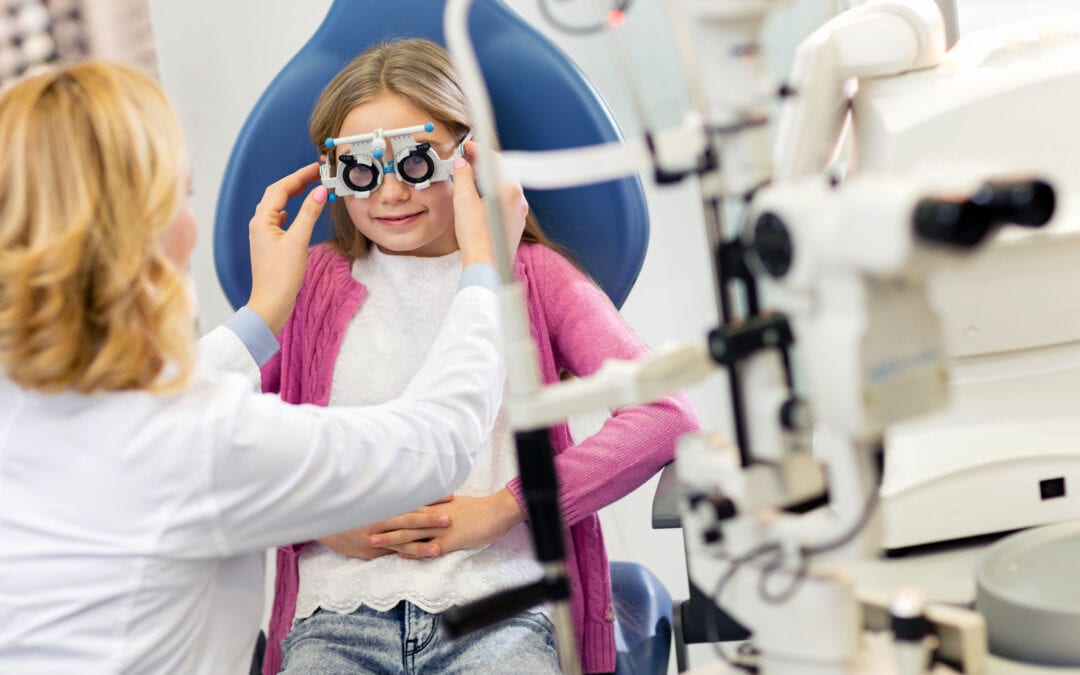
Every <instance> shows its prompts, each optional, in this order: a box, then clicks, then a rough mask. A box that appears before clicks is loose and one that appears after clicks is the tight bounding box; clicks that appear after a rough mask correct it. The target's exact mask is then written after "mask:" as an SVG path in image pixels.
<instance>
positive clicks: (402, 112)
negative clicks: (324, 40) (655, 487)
mask: <svg viewBox="0 0 1080 675" xmlns="http://www.w3.org/2000/svg"><path fill="white" fill-rule="evenodd" d="M427 122H433V123H434V130H433V131H428V132H419V133H416V134H415V138H414V140H415V141H416V142H417V143H428V144H430V146H431V147H432V148H434V149H436V150H437V152H438V153H439V154H440V157H442V158H445V157H448V156H450V154H451V153H452V151H453V150H454V148H455V147H456V146H457V145H458V144H459V143H460V142H461V141H462V140H463V139H464V138H465V137H466V136H467V134H468V132H469V129H470V125H471V119H470V113H469V108H468V105H467V102H466V100H465V99H464V96H463V94H462V91H461V88H460V86H459V84H458V80H457V78H456V76H455V74H454V73H453V71H452V69H451V66H450V62H449V60H448V58H447V55H446V53H445V52H444V51H443V49H442V48H441V47H439V46H438V45H435V44H433V43H431V42H428V41H425V40H417V39H410V40H401V41H397V42H391V43H388V44H383V45H379V46H376V47H373V48H372V49H369V50H368V51H366V52H364V53H363V54H361V55H360V56H358V57H357V58H356V59H354V60H353V61H352V62H351V63H349V64H348V65H347V66H346V67H345V68H344V70H342V71H341V72H340V73H339V74H338V75H337V76H336V77H334V79H333V80H332V81H331V82H330V83H329V84H328V85H327V87H326V89H325V90H324V91H323V93H322V95H321V97H320V98H319V100H318V102H317V103H316V105H315V109H314V111H313V114H312V119H311V124H310V135H311V138H312V140H313V141H314V142H315V143H316V144H317V145H318V146H319V147H320V148H322V147H323V143H324V139H326V138H328V137H333V138H338V137H344V136H353V135H356V134H369V133H372V132H374V131H375V130H391V129H400V128H402V127H415V126H416V125H424V124H425V123H427ZM411 147H412V146H411V145H410V146H407V147H405V148H403V153H402V154H405V153H407V152H411ZM467 147H471V144H468V145H467ZM367 150H368V149H366V148H364V147H360V148H359V149H353V148H351V147H334V148H331V149H329V150H328V152H329V153H330V156H329V157H328V158H327V159H328V162H329V164H330V166H335V165H336V159H337V155H335V154H334V153H340V154H349V158H347V161H349V162H352V161H354V158H353V155H352V154H351V153H354V152H367ZM393 150H394V148H393V139H392V138H391V139H389V140H388V141H387V147H386V150H385V157H384V159H383V161H384V162H386V161H388V160H391V159H392V160H394V161H395V162H396V167H397V170H399V171H400V170H402V164H403V162H404V161H405V157H396V156H394V154H393ZM410 156H411V155H410ZM346 167H348V165H347V164H346ZM369 179H370V174H366V173H365V174H363V175H361V176H360V177H358V178H356V177H354V179H353V180H351V181H349V182H351V183H352V185H353V186H364V185H367V184H368V181H369ZM451 189H452V187H451V183H450V182H432V183H431V184H430V185H428V186H426V187H424V188H423V189H417V188H414V187H412V186H411V185H408V184H407V183H406V182H404V181H402V180H398V179H397V178H395V177H394V176H393V175H390V174H388V175H386V176H384V177H383V179H382V181H381V184H380V185H378V186H377V187H374V188H373V189H372V190H370V192H369V194H368V196H367V197H359V196H346V197H344V198H342V199H339V200H338V201H337V202H335V203H334V204H333V205H332V206H331V216H332V220H333V223H334V237H333V241H332V242H331V243H329V244H324V245H320V246H317V247H315V248H313V249H312V251H311V264H310V265H309V267H308V273H307V276H306V277H305V279H304V283H303V286H302V288H301V291H300V294H299V297H298V299H297V300H298V302H297V304H296V309H295V310H294V313H293V316H292V318H291V319H290V320H289V322H288V324H287V325H286V327H285V330H284V332H283V333H282V335H281V345H282V348H281V352H280V353H279V354H278V355H277V356H276V357H275V358H274V359H272V360H271V361H270V362H269V363H268V364H267V366H266V367H265V368H264V369H263V387H264V390H266V391H274V392H280V393H281V395H282V397H283V398H284V399H285V400H287V401H290V402H294V403H315V404H318V405H330V406H334V405H342V404H350V403H361V402H365V403H373V402H377V401H382V400H387V399H390V398H393V397H395V396H397V395H398V394H399V392H400V390H401V387H402V386H404V383H405V382H407V381H408V378H409V377H410V376H411V374H412V372H413V371H414V369H415V368H416V366H417V364H418V363H419V361H420V359H421V358H422V357H423V355H424V353H425V352H427V350H428V349H429V345H430V341H431V336H432V328H431V326H432V325H434V324H435V323H437V322H438V320H439V319H440V318H441V316H442V315H443V314H444V313H445V312H446V306H447V301H448V299H449V297H450V293H451V292H452V289H453V288H454V286H455V284H456V283H457V281H456V280H457V276H458V271H457V268H458V266H459V264H458V257H459V256H460V255H461V254H460V252H459V251H458V243H459V242H458V241H457V240H456V239H455V234H454V224H455V220H454V218H455V215H454V213H453V211H452V209H451V208H450V193H451V192H450V191H451ZM524 241H525V242H528V243H526V244H523V245H522V246H521V248H520V249H519V251H518V254H517V258H516V264H515V272H516V275H517V278H518V280H519V281H521V283H523V284H524V286H525V288H526V290H527V296H528V305H529V312H530V319H531V322H532V330H533V336H534V338H535V339H536V341H537V343H538V345H539V348H540V354H541V358H542V362H543V363H542V364H543V373H544V377H545V379H546V381H547V382H549V383H550V382H554V381H556V380H558V379H559V377H560V374H561V373H564V372H565V373H569V374H571V375H588V374H591V373H593V372H594V371H596V370H597V369H598V368H599V367H600V366H601V364H602V363H603V362H604V361H606V360H608V359H635V358H639V357H642V356H644V355H645V354H646V348H645V346H644V345H643V344H642V342H641V341H640V340H639V339H638V338H637V337H636V336H635V335H634V334H633V333H632V332H631V331H630V329H629V328H628V327H627V326H626V325H625V323H624V322H623V321H622V319H621V318H620V317H619V314H618V312H617V311H616V309H615V308H614V307H613V306H612V304H611V303H610V302H609V301H608V299H607V298H606V296H604V294H603V293H602V291H600V290H599V289H598V288H597V287H596V286H595V285H594V284H593V283H592V282H591V281H590V280H588V279H587V278H586V277H585V276H584V275H582V274H581V272H579V271H578V270H577V269H576V268H575V267H574V266H573V265H571V264H570V263H569V262H567V260H566V259H565V258H564V257H563V256H561V255H560V254H559V253H558V252H556V250H555V249H554V247H553V246H552V245H551V243H550V242H549V241H548V240H547V239H546V238H545V237H544V235H543V234H542V233H541V232H540V230H539V228H538V227H537V226H536V223H535V222H531V221H530V222H529V223H528V224H527V225H526V230H525V235H524ZM373 373H374V374H376V375H377V376H376V377H374V378H373V377H372V374H373ZM695 428H696V419H695V416H694V413H693V411H692V409H691V406H690V404H689V402H688V401H687V399H686V397H685V396H683V395H682V394H673V395H670V396H666V397H664V398H662V399H660V400H659V401H657V402H656V403H653V404H650V405H640V406H629V407H626V408H622V409H620V410H617V411H615V413H614V414H613V416H612V417H611V419H610V420H608V421H607V423H606V424H605V425H604V427H603V429H602V430H601V431H600V432H599V433H597V434H596V435H595V436H593V437H591V438H588V439H586V440H584V441H582V442H581V443H580V444H576V445H575V444H574V443H573V441H572V440H571V438H570V435H569V432H568V430H567V428H566V426H565V425H561V426H560V427H559V428H557V429H556V430H555V432H554V434H553V439H552V440H553V443H554V446H555V448H556V452H557V457H556V464H557V467H558V470H559V477H560V481H561V492H562V506H563V515H564V518H565V522H566V524H567V525H568V526H569V538H568V545H569V546H568V549H569V551H570V553H569V556H570V557H569V561H568V566H569V571H570V576H571V579H572V593H573V597H572V610H573V616H574V619H575V623H576V629H577V636H576V637H577V639H578V642H579V646H580V648H581V654H582V659H583V665H584V668H585V670H586V671H588V672H610V671H613V670H614V667H615V642H614V633H613V625H612V622H613V620H614V612H613V609H612V606H611V588H610V583H609V579H608V562H607V558H606V555H605V552H604V546H603V540H602V537H601V533H600V527H599V520H598V518H597V515H596V511H597V510H598V509H600V508H601V507H603V506H605V505H607V504H610V503H612V502H613V501H615V500H617V499H619V498H620V497H622V496H624V495H626V494H627V493H629V492H631V491H632V490H633V489H635V488H636V487H638V486H639V485H641V484H642V483H643V482H644V481H645V480H647V479H648V478H649V477H651V476H652V475H653V474H654V473H655V472H656V471H657V470H659V469H660V468H661V467H662V466H663V465H664V464H666V463H667V462H669V461H670V460H671V459H672V457H673V455H674V448H675V441H676V439H677V438H678V437H679V436H680V435H682V434H684V433H687V432H689V431H691V430H693V429H695ZM515 474H516V462H515V457H514V454H513V443H512V437H511V433H510V431H509V429H508V427H507V425H506V423H505V419H504V418H503V417H502V416H500V418H499V420H498V421H497V422H496V425H495V429H494V431H493V434H492V438H491V440H490V442H489V443H488V444H487V445H486V446H485V448H484V449H483V450H482V451H481V457H480V459H479V460H478V464H477V467H476V469H475V470H474V471H473V473H472V474H471V475H470V476H469V479H468V480H467V481H466V483H465V485H464V486H463V488H462V489H461V490H459V491H457V492H456V493H455V494H454V495H453V496H452V497H451V498H448V499H445V500H443V501H441V502H440V503H437V504H432V505H430V506H428V507H425V508H423V509H420V510H417V511H414V512H411V513H404V514H402V515H401V516H399V517H395V518H391V519H389V520H387V521H385V522H383V523H379V524H377V525H375V526H371V527H366V528H361V529H359V530H355V531H353V532H349V533H343V534H341V535H340V536H334V537H328V538H325V539H322V540H320V541H319V542H317V543H309V544H306V545H304V544H301V545H297V546H293V547H287V548H283V549H280V550H279V552H278V578H277V594H276V598H275V602H274V612H273V616H272V619H271V627H270V638H269V640H268V651H267V658H266V660H265V661H264V664H263V665H264V673H267V674H270V673H276V672H278V669H279V668H281V667H282V665H283V667H284V670H285V672H288V673H303V672H357V671H362V672H414V671H432V672H442V671H444V670H452V671H454V672H473V671H477V672H479V671H481V669H483V670H486V671H489V672H490V671H492V670H495V671H499V672H514V673H524V672H528V673H541V672H557V671H558V664H557V659H556V655H555V650H554V648H553V646H552V635H551V626H550V623H549V622H548V620H547V617H546V616H545V615H544V614H543V612H542V611H537V612H532V613H526V614H525V615H522V616H520V617H518V618H516V619H514V620H511V621H508V622H506V623H504V624H502V625H500V626H497V627H495V628H493V629H492V630H488V631H481V632H480V633H477V634H474V635H471V636H469V637H466V638H463V639H461V640H458V641H454V642H451V641H449V640H447V639H446V638H445V637H442V636H441V635H439V634H438V633H437V630H436V628H437V626H438V614H439V613H440V612H442V611H444V610H446V609H447V608H449V607H451V606H454V605H459V604H463V603H467V602H470V601H472V600H476V599H478V598H481V597H483V596H486V595H488V594H489V593H491V592H493V591H496V590H499V589H503V588H506V587H509V586H514V585H517V584H519V583H523V582H526V581H533V580H535V579H536V578H538V577H539V576H540V569H539V566H538V564H537V563H536V562H535V561H534V559H533V556H532V548H531V543H530V537H529V533H528V529H527V528H528V525H527V523H526V522H525V519H526V517H525V513H524V510H523V504H524V502H523V499H522V495H521V489H520V481H519V479H518V478H517V477H516V475H515ZM390 553H396V554H397V555H388V554H390ZM290 626H291V627H292V632H291V634H289V637H288V639H287V640H285V642H284V664H282V655H281V651H280V650H282V640H283V639H284V638H285V637H286V634H287V633H289V629H290Z"/></svg>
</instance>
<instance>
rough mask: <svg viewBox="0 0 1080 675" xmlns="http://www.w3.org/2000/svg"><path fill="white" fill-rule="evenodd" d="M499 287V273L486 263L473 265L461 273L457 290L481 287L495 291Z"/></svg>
mask: <svg viewBox="0 0 1080 675" xmlns="http://www.w3.org/2000/svg"><path fill="white" fill-rule="evenodd" d="M500 285H501V280H500V279H499V273H498V272H496V271H495V268H494V267H492V266H491V265H488V264H487V263H473V264H471V265H469V266H468V267H466V268H465V269H464V270H463V271H462V272H461V281H460V282H459V283H458V290H459V291H460V290H461V289H463V288H465V287H466V286H483V287H484V288H486V289H488V290H491V291H497V290H499V286H500Z"/></svg>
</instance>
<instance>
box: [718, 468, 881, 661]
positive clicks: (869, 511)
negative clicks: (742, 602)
mask: <svg viewBox="0 0 1080 675" xmlns="http://www.w3.org/2000/svg"><path fill="white" fill-rule="evenodd" d="M878 498H879V490H878V488H877V486H876V485H875V486H874V487H872V488H871V490H870V494H869V495H868V497H867V499H866V501H865V502H864V504H863V509H862V511H861V512H860V513H859V517H858V518H856V519H855V522H854V523H852V525H851V527H849V528H848V529H847V530H846V531H845V532H843V533H841V534H840V535H839V536H837V537H836V538H835V539H832V540H831V541H826V542H823V543H821V544H816V545H813V546H805V545H803V546H800V547H799V549H798V551H797V553H796V555H798V558H799V566H798V568H797V569H796V570H795V573H794V575H793V576H792V579H791V583H790V584H789V585H788V586H787V587H786V588H784V589H783V590H781V591H780V592H778V593H773V592H771V591H769V589H768V582H769V579H770V578H772V577H773V575H775V574H776V573H777V572H779V571H780V570H782V569H784V565H783V562H784V547H783V545H782V544H781V543H780V542H779V541H767V542H764V543H762V544H759V545H758V546H756V547H754V548H752V549H750V550H749V551H748V552H746V553H744V554H743V555H741V556H739V557H737V558H733V559H732V560H731V564H730V566H729V567H728V568H727V570H725V571H724V574H723V575H722V576H721V577H720V579H719V580H718V581H717V583H716V587H715V588H714V590H713V593H712V602H713V604H714V605H716V606H717V607H719V606H720V596H721V595H722V594H723V591H724V588H725V587H726V586H727V585H728V583H729V582H730V581H731V580H732V579H733V578H734V577H735V575H736V574H737V573H738V572H739V570H740V569H741V568H742V567H743V566H744V565H747V564H749V563H751V562H753V561H754V560H756V559H757V558H760V557H762V556H764V555H769V554H772V556H773V558H772V559H771V560H769V561H768V562H767V563H766V564H765V566H764V567H763V568H762V570H761V576H759V577H758V583H757V592H758V597H760V598H761V599H762V600H764V601H765V602H767V603H769V604H773V605H780V604H784V603H786V602H787V601H789V600H790V599H791V598H792V597H794V595H795V593H796V592H797V591H798V590H799V588H800V587H801V586H802V583H803V582H804V581H805V580H806V578H807V577H808V576H809V569H810V558H811V557H812V556H814V555H818V554H821V553H826V552H828V551H832V550H835V549H838V548H840V547H842V546H844V545H846V544H848V543H849V542H850V541H851V540H853V539H854V538H855V537H856V535H858V533H859V532H861V531H862V529H863V528H864V527H866V524H867V523H868V522H869V521H870V518H871V516H872V515H873V513H874V511H875V510H876V508H877V503H878ZM705 635H706V637H708V638H709V642H710V644H712V645H713V651H714V652H716V654H717V656H718V657H719V658H720V659H721V660H723V661H724V662H725V663H726V664H727V665H729V666H731V667H733V668H739V669H742V670H749V671H753V670H754V669H753V668H751V667H749V666H747V665H746V664H742V663H738V662H735V661H733V660H732V659H731V658H730V657H728V655H727V654H726V653H725V652H724V651H723V649H722V648H721V647H720V640H719V638H720V636H719V634H718V629H717V626H716V624H715V623H714V621H713V617H712V614H711V613H706V615H705Z"/></svg>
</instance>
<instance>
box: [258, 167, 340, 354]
mask: <svg viewBox="0 0 1080 675" xmlns="http://www.w3.org/2000/svg"><path fill="white" fill-rule="evenodd" d="M318 179H319V165H318V164H317V163H311V164H308V165H307V166H305V167H303V168H301V169H298V170H297V171H294V172H293V173H291V174H289V175H288V176H285V177H284V178H282V179H281V180H279V181H277V182H276V183H273V184H271V185H270V186H269V187H267V188H266V192H265V193H263V198H262V200H261V201H260V202H259V205H258V206H256V207H255V215H254V216H253V217H252V219H251V222H250V223H248V238H249V241H250V243H251V297H250V298H249V299H248V302H247V307H248V308H249V309H251V310H252V311H254V312H255V313H256V314H258V315H259V316H260V317H262V320H263V321H265V322H266V325H267V326H269V328H270V330H271V331H273V333H274V335H277V334H278V333H280V332H281V329H282V328H283V327H284V326H285V322H286V321H287V320H288V318H289V315H290V314H292V310H293V305H294V304H296V294H297V293H298V292H299V291H300V284H301V283H302V282H303V280H304V270H305V269H306V268H307V252H308V246H309V245H310V244H311V230H312V228H314V227H315V221H316V220H318V218H319V214H320V213H322V210H323V207H324V206H325V205H326V188H325V187H323V186H321V185H320V186H319V187H317V188H315V189H314V190H312V191H311V193H310V194H308V196H307V198H306V199H304V203H303V204H302V205H301V206H300V213H298V214H296V218H295V219H294V220H293V222H292V225H291V226H290V227H289V229H288V230H285V229H283V228H282V226H283V225H284V224H285V220H286V218H287V217H288V214H287V213H285V211H284V208H285V202H287V201H288V200H289V198H291V197H294V196H296V195H298V194H301V193H302V192H303V191H304V190H306V189H307V186H308V185H310V184H311V183H313V182H315V181H317V180H318Z"/></svg>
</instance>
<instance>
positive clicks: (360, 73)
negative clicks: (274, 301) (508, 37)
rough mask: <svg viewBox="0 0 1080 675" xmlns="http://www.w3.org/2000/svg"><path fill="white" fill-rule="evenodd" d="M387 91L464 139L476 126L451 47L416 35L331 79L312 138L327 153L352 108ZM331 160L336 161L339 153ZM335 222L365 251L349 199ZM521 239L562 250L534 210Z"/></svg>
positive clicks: (350, 251)
mask: <svg viewBox="0 0 1080 675" xmlns="http://www.w3.org/2000/svg"><path fill="white" fill-rule="evenodd" d="M387 93H389V94H396V95H397V96H400V97H402V98H404V99H406V100H408V101H409V102H411V103H412V104H413V105H415V106H416V107H418V108H421V109H423V110H426V111H427V112H429V113H431V116H432V117H433V118H434V120H433V121H434V122H435V123H436V124H441V125H443V126H445V127H446V128H447V129H448V130H449V131H450V134H451V135H452V136H453V137H454V138H455V139H457V140H458V142H460V141H461V140H463V139H464V138H465V134H466V133H467V132H468V131H469V130H470V129H471V128H472V124H473V121H472V113H471V111H470V110H469V102H468V100H467V99H466V98H465V93H464V92H463V91H462V89H461V83H460V81H459V80H458V77H457V74H456V73H455V72H454V68H453V65H452V64H451V63H450V57H449V55H448V54H447V53H446V50H445V49H443V48H442V47H441V46H439V45H437V44H435V43H434V42H431V41H430V40H424V39H422V38H410V39H403V40H394V41H392V42H384V43H382V44H378V45H375V46H373V47H370V48H369V49H367V50H365V51H364V52H363V53H362V54H360V55H359V56H357V57H356V58H354V59H353V60H352V61H350V62H349V63H348V65H346V66H345V67H344V68H343V69H342V70H341V72H339V73H338V74H337V75H335V76H334V79H332V80H330V84H328V85H326V88H325V89H323V92H322V94H321V95H320V96H319V100H318V101H317V102H316V103H315V108H314V110H312V113H311V123H310V124H309V126H308V131H309V133H310V135H311V140H312V142H313V143H314V144H315V145H316V146H317V147H318V148H319V151H320V152H325V151H326V148H325V146H324V143H325V141H326V139H327V138H330V137H333V136H337V135H338V132H339V131H340V130H341V125H342V124H344V122H345V117H346V116H347V115H348V114H349V111H351V110H352V109H353V108H355V107H356V106H358V105H360V104H361V103H367V102H368V101H372V100H375V99H376V98H378V97H379V96H382V95H383V94H387ZM484 141H485V142H488V143H491V142H492V141H491V139H484ZM493 145H496V144H493ZM496 147H497V145H496ZM329 159H330V161H333V153H330V157H329ZM330 220H331V222H332V223H333V226H334V239H333V241H334V246H335V247H336V248H337V249H338V251H340V252H341V253H342V254H344V255H347V256H349V257H356V256H358V255H360V254H361V253H363V252H364V250H365V249H366V248H367V240H366V239H365V238H364V236H363V235H362V234H360V231H359V230H357V229H356V226H355V225H353V222H352V220H351V219H350V218H349V213H348V211H347V210H346V209H345V202H344V200H341V199H339V200H337V201H335V202H333V203H332V204H331V205H330ZM521 240H522V241H525V242H535V243H541V244H544V245H545V246H550V247H552V248H557V247H556V246H555V245H553V244H552V242H551V240H549V239H548V238H547V236H546V235H545V234H544V232H543V230H541V229H540V224H539V223H537V222H536V219H535V218H534V217H533V216H532V214H531V213H530V214H529V216H528V218H527V219H526V221H525V232H524V234H523V235H522V237H521Z"/></svg>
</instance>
